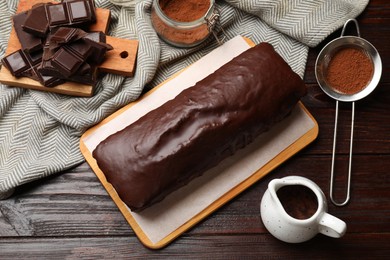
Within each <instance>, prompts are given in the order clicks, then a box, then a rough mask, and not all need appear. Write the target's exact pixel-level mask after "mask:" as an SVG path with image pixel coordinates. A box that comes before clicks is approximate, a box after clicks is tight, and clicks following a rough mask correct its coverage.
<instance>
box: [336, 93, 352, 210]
mask: <svg viewBox="0 0 390 260" xmlns="http://www.w3.org/2000/svg"><path fill="white" fill-rule="evenodd" d="M338 115H339V101H338V100H336V115H335V123H334V133H333V151H332V166H331V172H330V200H331V201H332V203H333V204H334V205H336V206H339V207H341V206H345V205H346V204H347V203H348V201H349V199H350V189H351V168H352V143H353V128H354V121H355V102H352V120H351V137H350V141H349V165H348V181H347V195H346V199H345V200H344V202H341V203H339V202H336V201H335V199H334V198H333V183H334V161H335V154H336V139H337V122H338Z"/></svg>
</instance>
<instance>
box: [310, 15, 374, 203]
mask: <svg viewBox="0 0 390 260" xmlns="http://www.w3.org/2000/svg"><path fill="white" fill-rule="evenodd" d="M350 22H353V23H354V24H355V26H356V31H357V35H358V36H344V33H345V29H346V27H347V25H348V24H349V23H350ZM345 47H354V48H359V49H361V50H362V51H363V52H364V53H365V54H366V55H367V56H368V57H369V58H370V60H371V62H372V64H373V67H374V72H373V75H372V78H371V81H370V82H369V83H368V84H367V86H366V87H365V88H363V89H362V90H360V91H359V92H356V93H353V94H344V93H340V92H339V91H337V90H335V89H334V88H332V86H330V85H329V84H328V83H327V81H326V78H325V76H326V71H327V68H328V65H329V62H330V60H331V59H332V57H333V55H334V54H335V53H337V51H339V50H340V49H341V48H345ZM381 74H382V62H381V58H380V56H379V53H378V51H377V50H376V49H375V47H374V46H373V45H372V44H371V43H369V42H368V41H366V40H365V39H363V38H361V37H360V30H359V25H358V22H357V21H356V20H355V19H349V20H347V21H346V22H345V24H344V27H343V29H342V32H341V36H340V37H339V38H337V39H334V40H333V41H331V42H329V43H328V44H327V45H326V46H325V47H324V48H323V49H322V50H321V52H320V53H319V55H318V57H317V60H316V64H315V75H316V79H317V82H318V84H319V86H320V87H321V89H322V90H323V91H324V92H325V93H326V94H327V95H328V96H329V97H331V98H333V99H335V100H336V114H335V126H334V134H333V150H332V165H331V177H330V200H331V201H332V203H333V204H335V205H336V206H344V205H346V204H347V203H348V201H349V199H350V188H351V168H352V143H353V128H354V118H355V101H357V100H360V99H362V98H364V97H366V96H367V95H369V94H370V93H371V92H372V91H373V90H374V89H375V88H376V86H377V85H378V83H379V80H380V77H381ZM339 101H342V102H351V103H352V116H351V117H352V120H351V137H350V148H349V166H348V181H347V193H346V199H345V201H344V202H341V203H339V202H336V201H335V199H334V198H333V182H334V162H335V151H336V140H337V138H336V137H337V123H338V113H339Z"/></svg>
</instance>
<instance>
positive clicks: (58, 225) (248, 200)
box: [0, 0, 390, 259]
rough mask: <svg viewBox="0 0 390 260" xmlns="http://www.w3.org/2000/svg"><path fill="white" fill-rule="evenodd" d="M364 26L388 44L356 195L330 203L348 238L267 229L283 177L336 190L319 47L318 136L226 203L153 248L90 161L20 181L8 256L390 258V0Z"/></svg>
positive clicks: (310, 75)
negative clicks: (301, 237) (286, 235)
mask: <svg viewBox="0 0 390 260" xmlns="http://www.w3.org/2000/svg"><path fill="white" fill-rule="evenodd" d="M358 21H359V23H360V29H361V34H362V36H363V37H364V38H366V39H367V40H368V41H370V42H371V43H372V44H373V45H374V46H375V47H376V48H377V49H378V51H379V53H380V55H381V57H382V62H383V74H382V79H381V82H380V84H379V85H378V87H377V89H376V90H375V91H374V92H373V93H372V94H371V95H370V96H369V97H367V98H366V99H364V100H362V101H359V102H357V104H356V118H355V141H354V157H353V168H352V171H353V173H352V190H351V196H352V198H351V201H350V203H349V204H348V205H347V206H345V207H335V206H333V205H332V204H331V203H330V202H329V212H330V213H332V214H334V215H335V216H337V217H339V218H341V219H343V220H344V221H345V222H346V223H347V225H348V231H347V234H346V235H345V236H344V237H343V238H340V239H332V238H328V237H325V236H323V235H318V236H317V237H315V238H314V239H312V240H310V241H308V242H305V243H302V244H286V243H284V242H281V241H279V240H277V239H275V238H274V237H272V236H271V235H270V234H269V233H268V232H267V231H266V229H265V228H264V226H263V224H262V222H261V220H260V214H259V203H260V200H261V197H262V195H263V193H264V191H265V190H266V188H267V184H268V182H269V181H270V180H272V179H274V178H280V177H283V176H287V175H302V176H305V177H308V178H310V179H312V180H313V181H315V182H316V183H317V184H318V185H319V186H320V187H321V188H322V189H323V191H324V192H325V194H326V196H327V198H329V179H330V164H331V149H332V142H333V140H332V138H333V126H334V111H335V102H334V101H333V100H331V99H330V98H328V97H327V96H326V95H325V94H324V93H323V92H322V91H321V90H320V88H319V87H318V85H317V83H316V79H315V76H314V70H313V69H314V64H315V59H316V57H317V55H318V53H319V51H320V50H321V48H322V47H323V46H324V44H325V43H327V42H329V41H330V40H331V39H333V38H335V37H338V36H339V35H340V30H339V31H337V32H336V33H334V34H332V35H331V36H329V37H328V38H327V39H326V40H325V41H324V42H323V44H321V45H320V46H318V47H317V48H315V49H311V50H310V53H309V58H308V61H307V70H306V74H305V82H306V83H307V86H308V88H309V93H308V95H307V96H306V97H305V98H304V99H303V103H304V104H305V105H306V107H308V109H309V110H310V112H311V113H312V114H313V115H314V117H315V118H316V119H317V121H318V124H319V128H320V133H319V136H318V138H317V139H316V141H314V142H313V143H312V144H311V145H309V146H308V147H307V148H305V149H304V150H303V151H301V152H300V153H298V154H297V155H296V156H294V157H293V158H292V159H290V160H288V161H287V162H286V163H284V164H283V165H282V166H280V167H279V168H277V169H276V170H274V171H273V172H272V173H271V174H269V175H268V176H267V177H266V178H264V179H263V180H261V181H260V182H258V183H256V184H254V185H253V186H252V187H250V188H249V189H248V190H246V191H245V192H244V193H242V194H241V195H239V196H238V197H237V198H235V199H234V200H232V201H231V202H229V203H228V204H227V205H225V206H223V207H222V208H221V209H220V210H218V211H217V212H215V213H214V214H212V215H211V216H210V217H208V218H206V219H205V220H204V221H202V222H201V223H199V224H198V225H196V226H195V227H194V228H193V229H191V230H190V231H188V232H186V233H185V234H183V235H182V236H181V237H179V238H178V239H177V240H175V241H174V242H173V243H172V244H170V245H169V246H167V247H165V248H163V249H161V250H150V249H147V248H145V247H144V246H143V245H142V244H141V243H140V242H139V241H138V239H137V237H136V236H135V234H134V232H133V231H132V229H131V228H130V226H129V225H128V224H127V222H126V221H125V220H124V218H123V216H122V215H121V214H120V212H119V211H118V209H117V207H116V206H115V205H114V203H113V202H112V200H111V198H110V197H109V196H108V195H107V193H106V192H105V190H104V189H103V188H102V186H101V184H100V183H99V181H98V180H97V178H96V176H95V175H94V173H93V172H92V171H91V169H90V167H89V166H88V164H86V163H83V164H81V165H79V166H77V167H75V168H73V169H69V170H67V171H65V172H63V173H60V174H57V175H55V176H52V177H50V178H47V179H45V180H41V181H39V182H37V183H31V184H28V185H25V186H23V187H21V188H19V189H18V190H17V192H16V194H15V195H14V196H13V197H11V198H10V199H8V200H4V201H0V259H10V258H12V259H17V258H29V257H32V259H42V258H47V259H57V258H59V259H64V258H70V259H73V258H88V259H101V258H107V259H122V258H131V259H133V258H151V259H164V258H165V259H172V258H174V257H176V258H181V259H185V258H211V259H226V258H229V259H242V258H245V259H251V258H253V259H312V258H321V259H328V258H331V259H336V258H338V259H355V258H356V259H357V258H359V259H368V258H369V259H389V257H390V177H389V176H390V175H389V170H390V5H389V4H388V1H387V0H373V1H371V2H370V4H369V6H368V7H367V9H366V10H365V11H364V12H363V14H362V15H360V16H359V17H358ZM340 109H341V111H340V120H341V121H340V122H343V123H341V124H340V125H341V128H340V132H339V140H340V141H339V145H338V149H337V153H338V154H337V162H336V170H337V174H338V178H337V180H336V183H337V185H336V198H340V199H342V197H343V195H344V194H343V191H344V190H345V187H344V184H345V183H346V174H347V164H348V149H349V142H348V140H349V122H350V121H349V118H350V105H349V104H342V105H341V107H340Z"/></svg>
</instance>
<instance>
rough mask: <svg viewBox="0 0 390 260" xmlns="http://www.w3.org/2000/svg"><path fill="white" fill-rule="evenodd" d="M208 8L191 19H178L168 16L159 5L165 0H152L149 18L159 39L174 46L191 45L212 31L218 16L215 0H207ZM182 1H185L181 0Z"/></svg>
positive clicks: (200, 41) (200, 40)
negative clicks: (200, 14)
mask: <svg viewBox="0 0 390 260" xmlns="http://www.w3.org/2000/svg"><path fill="white" fill-rule="evenodd" d="M209 1H210V5H209V8H208V9H207V10H206V11H205V13H204V14H203V15H202V16H201V17H200V18H197V19H195V20H193V21H188V22H187V21H185V22H183V21H178V20H174V19H172V17H170V16H168V15H167V14H166V13H165V12H164V11H163V8H162V7H161V2H163V3H164V2H166V0H153V6H152V12H151V20H152V24H153V27H154V29H155V30H156V32H157V34H158V35H159V37H160V38H161V39H163V40H164V41H165V42H167V43H169V44H171V45H174V46H176V47H193V46H196V45H198V44H200V43H202V42H203V41H204V40H205V39H207V37H208V36H209V35H210V33H213V30H214V27H215V24H216V22H217V20H218V18H219V14H218V11H217V9H216V8H215V1H214V0H209ZM183 2H186V1H185V0H183Z"/></svg>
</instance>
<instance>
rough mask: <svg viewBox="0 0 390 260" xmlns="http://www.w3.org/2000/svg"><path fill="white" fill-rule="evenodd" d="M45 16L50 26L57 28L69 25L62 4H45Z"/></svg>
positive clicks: (66, 13)
mask: <svg viewBox="0 0 390 260" xmlns="http://www.w3.org/2000/svg"><path fill="white" fill-rule="evenodd" d="M45 6H46V15H47V17H48V19H49V25H50V26H58V25H63V24H68V23H69V18H68V12H67V9H66V5H65V4H64V3H60V4H51V3H49V4H46V5H45Z"/></svg>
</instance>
